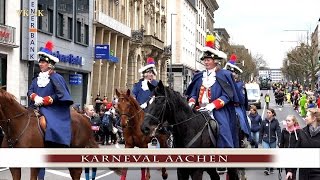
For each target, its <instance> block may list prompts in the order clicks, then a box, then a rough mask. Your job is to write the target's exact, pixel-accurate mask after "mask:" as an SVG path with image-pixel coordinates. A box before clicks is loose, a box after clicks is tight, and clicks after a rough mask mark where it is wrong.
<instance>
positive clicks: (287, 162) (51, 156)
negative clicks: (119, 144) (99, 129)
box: [0, 148, 320, 168]
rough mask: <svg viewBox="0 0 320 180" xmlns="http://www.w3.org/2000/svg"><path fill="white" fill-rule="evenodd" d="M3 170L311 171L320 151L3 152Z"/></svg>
mask: <svg viewBox="0 0 320 180" xmlns="http://www.w3.org/2000/svg"><path fill="white" fill-rule="evenodd" d="M0 167H251V168H253V167H254V168H256V167H275V168H276V167H281V168H282V167H304V168H306V167H308V168H320V149H293V148H290V149H196V148H192V149H191V148H190V149H138V148H134V149H89V148H85V149H73V148H70V149H40V148H37V149H36V148H34V149H33V148H32V149H26V148H17V149H7V148H3V149H0Z"/></svg>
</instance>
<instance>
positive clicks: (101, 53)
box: [94, 44, 110, 60]
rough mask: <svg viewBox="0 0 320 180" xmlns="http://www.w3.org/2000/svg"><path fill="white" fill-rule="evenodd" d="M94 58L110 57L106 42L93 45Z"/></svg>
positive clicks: (106, 58)
mask: <svg viewBox="0 0 320 180" xmlns="http://www.w3.org/2000/svg"><path fill="white" fill-rule="evenodd" d="M94 58H95V59H105V60H108V59H110V48H109V45H108V44H104V45H95V49H94Z"/></svg>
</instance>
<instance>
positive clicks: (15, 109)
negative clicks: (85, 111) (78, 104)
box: [0, 89, 99, 180]
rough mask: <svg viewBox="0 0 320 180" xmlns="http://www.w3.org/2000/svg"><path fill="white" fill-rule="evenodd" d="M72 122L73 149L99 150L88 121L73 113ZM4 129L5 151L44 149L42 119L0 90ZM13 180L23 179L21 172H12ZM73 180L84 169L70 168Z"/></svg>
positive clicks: (33, 173)
mask: <svg viewBox="0 0 320 180" xmlns="http://www.w3.org/2000/svg"><path fill="white" fill-rule="evenodd" d="M71 118H72V141H71V147H72V148H85V147H88V148H98V147H99V146H98V144H97V143H96V142H95V140H94V137H93V133H92V131H91V124H90V122H89V120H88V118H87V117H85V116H84V115H82V114H79V113H78V112H76V111H75V110H71ZM0 126H1V127H2V129H3V131H4V133H5V136H4V139H3V142H2V146H1V147H4V148H8V147H10V148H43V147H44V134H43V131H42V130H41V128H40V122H39V118H38V117H37V116H36V114H35V112H34V110H33V109H26V108H24V107H23V106H22V105H20V104H19V103H18V102H17V101H16V100H15V97H14V96H13V95H12V94H10V93H8V92H6V91H5V90H3V89H0ZM10 171H11V175H12V178H13V180H20V179H21V169H20V168H10ZM38 172H39V169H38V168H31V176H30V179H31V180H37V176H38ZM69 172H70V175H71V177H72V179H74V180H79V179H80V177H81V172H82V168H69Z"/></svg>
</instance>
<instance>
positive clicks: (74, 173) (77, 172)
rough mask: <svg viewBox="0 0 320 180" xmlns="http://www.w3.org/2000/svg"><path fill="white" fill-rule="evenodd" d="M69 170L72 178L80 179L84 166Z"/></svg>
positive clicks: (74, 179) (73, 179)
mask: <svg viewBox="0 0 320 180" xmlns="http://www.w3.org/2000/svg"><path fill="white" fill-rule="evenodd" d="M69 172H70V176H71V178H72V180H80V178H81V173H82V168H69Z"/></svg>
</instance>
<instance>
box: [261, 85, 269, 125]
mask: <svg viewBox="0 0 320 180" xmlns="http://www.w3.org/2000/svg"><path fill="white" fill-rule="evenodd" d="M269 93H270V90H268V94H269ZM270 99H271V98H270ZM269 105H270V102H269ZM265 110H266V103H264V105H263V110H262V114H261V118H262V119H263V118H264V112H265Z"/></svg>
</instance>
